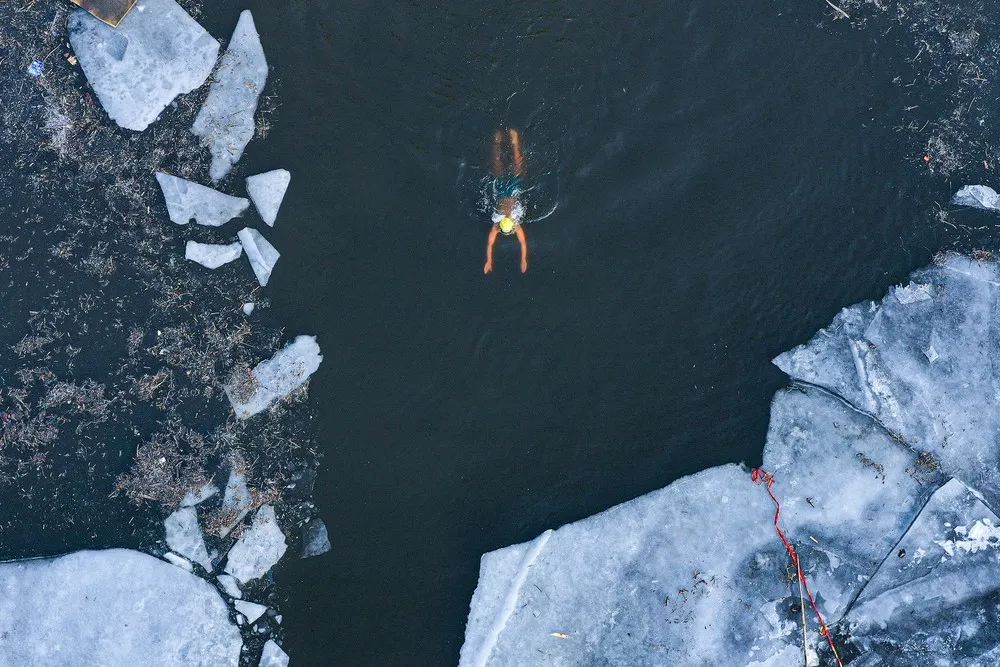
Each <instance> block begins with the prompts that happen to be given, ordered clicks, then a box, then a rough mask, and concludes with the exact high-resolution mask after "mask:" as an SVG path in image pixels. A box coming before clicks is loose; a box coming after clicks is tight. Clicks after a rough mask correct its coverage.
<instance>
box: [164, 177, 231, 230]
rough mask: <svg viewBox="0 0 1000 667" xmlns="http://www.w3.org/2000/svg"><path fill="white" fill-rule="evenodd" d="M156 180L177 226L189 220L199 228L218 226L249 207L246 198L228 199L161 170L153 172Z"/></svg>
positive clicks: (171, 218) (223, 195)
mask: <svg viewBox="0 0 1000 667" xmlns="http://www.w3.org/2000/svg"><path fill="white" fill-rule="evenodd" d="M156 180H157V181H159V183H160V190H162V191H163V199H164V200H165V201H166V202H167V213H168V214H169V215H170V221H171V222H173V223H176V224H178V225H186V224H188V223H189V222H191V220H192V218H193V219H194V221H195V222H197V223H198V224H199V225H205V226H207V227H221V226H222V225H224V224H226V223H227V222H229V221H230V220H232V219H233V218H235V217H236V216H238V215H239V214H240V213H242V212H243V211H245V210H247V207H249V206H250V201H249V200H248V199H243V198H242V197H231V196H229V195H227V194H224V193H222V192H219V191H218V190H213V189H212V188H210V187H206V186H204V185H200V184H198V183H194V182H192V181H187V180H185V179H183V178H178V177H177V176H171V175H170V174H164V173H163V172H162V171H158V172H156Z"/></svg>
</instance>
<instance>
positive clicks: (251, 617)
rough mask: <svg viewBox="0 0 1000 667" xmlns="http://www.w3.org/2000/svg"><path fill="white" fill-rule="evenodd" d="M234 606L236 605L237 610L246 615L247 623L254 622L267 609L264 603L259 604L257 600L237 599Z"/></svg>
mask: <svg viewBox="0 0 1000 667" xmlns="http://www.w3.org/2000/svg"><path fill="white" fill-rule="evenodd" d="M233 606H234V607H236V611H238V612H240V613H241V614H243V615H244V616H245V617H246V619H247V623H253V622H254V621H256V620H257V619H258V618H260V617H261V616H263V615H264V612H265V611H267V607H265V606H264V605H262V604H257V603H256V602H248V601H247V600H237V601H236V602H234V603H233Z"/></svg>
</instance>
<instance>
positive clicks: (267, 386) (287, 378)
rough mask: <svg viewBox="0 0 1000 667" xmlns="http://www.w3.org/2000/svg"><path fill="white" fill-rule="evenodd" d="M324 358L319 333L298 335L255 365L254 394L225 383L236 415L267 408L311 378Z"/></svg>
mask: <svg viewBox="0 0 1000 667" xmlns="http://www.w3.org/2000/svg"><path fill="white" fill-rule="evenodd" d="M322 361H323V356H322V355H321V354H320V350H319V344H318V343H317V342H316V337H315V336H297V337H296V338H295V340H294V341H292V342H291V343H289V344H288V345H286V346H285V347H284V348H282V349H281V350H278V351H277V352H275V353H274V356H272V357H271V358H270V359H266V360H264V361H262V362H260V363H259V364H257V366H256V367H254V369H253V373H252V375H253V380H254V385H255V386H254V391H253V393H252V394H250V395H249V396H242V395H238V392H236V391H235V390H234V388H233V387H232V386H227V387H226V395H227V396H228V397H229V402H230V403H232V405H233V410H234V411H235V412H236V416H237V417H238V418H240V419H246V418H247V417H250V416H251V415H255V414H257V413H258V412H261V411H262V410H265V409H267V407H268V406H270V405H271V404H272V403H274V402H275V401H276V400H278V399H280V398H283V397H284V396H287V395H288V394H290V393H291V392H292V391H294V390H295V389H296V388H298V387H299V386H300V385H301V384H303V383H304V382H305V381H306V380H308V379H309V376H310V375H312V374H313V373H315V372H316V370H317V369H318V368H319V365H320V363H321V362H322Z"/></svg>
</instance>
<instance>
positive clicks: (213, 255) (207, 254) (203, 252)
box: [184, 241, 243, 269]
mask: <svg viewBox="0 0 1000 667" xmlns="http://www.w3.org/2000/svg"><path fill="white" fill-rule="evenodd" d="M242 254H243V244H241V243H230V244H228V245H219V244H217V243H198V242H197V241H188V242H187V245H186V246H185V248H184V259H189V260H191V261H192V262H197V263H198V264H201V265H202V266H204V267H205V268H207V269H217V268H219V267H220V266H222V265H223V264H228V263H229V262H231V261H233V260H234V259H238V258H239V256H240V255H242Z"/></svg>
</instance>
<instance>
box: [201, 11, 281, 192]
mask: <svg viewBox="0 0 1000 667" xmlns="http://www.w3.org/2000/svg"><path fill="white" fill-rule="evenodd" d="M266 82H267V60H266V59H265V58H264V49H263V47H262V46H261V45H260V35H258V34H257V28H256V26H254V22H253V15H252V14H251V13H250V10H249V9H245V10H243V12H242V13H241V14H240V19H239V21H238V22H237V24H236V30H234V31H233V37H232V39H230V40H229V46H228V48H227V49H226V52H225V53H224V54H223V56H222V58H221V59H220V60H219V69H218V70H216V72H215V75H214V76H213V81H212V86H211V88H210V89H209V91H208V98H207V99H206V100H205V104H204V106H202V108H201V111H199V112H198V116H197V117H196V118H195V119H194V125H193V126H192V127H191V131H192V132H194V133H195V134H196V135H198V136H199V137H202V139H203V140H204V141H205V143H206V144H207V145H208V150H209V152H210V153H211V154H212V166H211V168H210V169H209V174H210V175H211V177H212V180H216V181H217V180H219V179H220V178H222V177H224V176H225V175H226V174H228V173H229V170H230V169H231V168H232V166H233V165H234V164H235V163H236V162H237V161H238V160H239V159H240V157H241V156H242V155H243V149H244V148H246V145H247V144H248V143H249V142H250V139H252V138H253V133H254V119H253V116H254V113H255V112H256V111H257V98H258V97H259V96H260V93H261V91H262V90H263V89H264V84H265V83H266Z"/></svg>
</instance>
